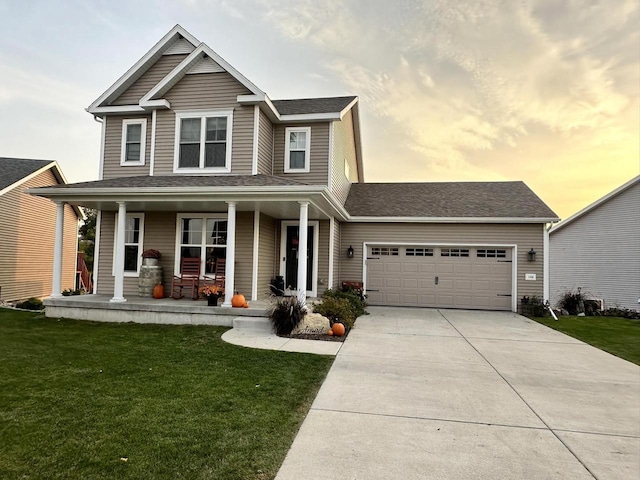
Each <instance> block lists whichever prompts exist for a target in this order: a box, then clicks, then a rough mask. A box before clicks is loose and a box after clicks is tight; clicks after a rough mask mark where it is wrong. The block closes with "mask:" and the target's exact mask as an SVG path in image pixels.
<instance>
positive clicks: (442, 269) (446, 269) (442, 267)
mask: <svg viewBox="0 0 640 480" xmlns="http://www.w3.org/2000/svg"><path fill="white" fill-rule="evenodd" d="M436 273H437V274H438V275H444V274H447V273H453V264H451V263H438V264H436Z"/></svg>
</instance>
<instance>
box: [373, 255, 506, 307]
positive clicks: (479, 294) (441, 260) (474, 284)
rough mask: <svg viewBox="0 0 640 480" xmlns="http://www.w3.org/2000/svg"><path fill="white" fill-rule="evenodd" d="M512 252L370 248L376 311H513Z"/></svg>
mask: <svg viewBox="0 0 640 480" xmlns="http://www.w3.org/2000/svg"><path fill="white" fill-rule="evenodd" d="M511 252H512V249H511V248H504V247H459V246H455V247H450V246H442V247H422V246H395V245H393V246H391V245H389V246H369V247H368V249H367V279H366V280H367V284H366V289H367V294H368V295H369V299H368V302H369V304H370V305H399V306H417V307H435V308H467V309H481V310H511V286H512V278H511V277H512V273H511V267H512V264H511V261H512V258H511Z"/></svg>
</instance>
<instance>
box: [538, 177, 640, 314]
mask: <svg viewBox="0 0 640 480" xmlns="http://www.w3.org/2000/svg"><path fill="white" fill-rule="evenodd" d="M549 259H550V278H549V280H550V282H549V286H550V291H549V293H550V297H551V302H552V303H553V304H554V305H555V304H556V303H557V302H558V300H559V299H560V296H561V295H562V294H563V293H564V292H566V291H576V290H577V289H578V287H580V288H581V289H582V293H584V294H586V295H587V296H589V297H593V298H599V299H604V301H605V308H609V307H620V308H630V309H634V310H638V309H640V304H638V299H639V298H640V183H637V184H635V185H634V186H632V187H630V188H629V189H627V190H625V191H624V192H622V193H620V194H618V195H617V196H615V197H613V198H611V199H609V200H608V201H607V202H605V203H603V204H601V205H599V206H598V207H596V208H595V209H593V210H591V211H590V212H588V213H586V214H585V215H584V216H582V217H580V218H578V219H576V220H574V221H573V222H572V223H570V224H568V225H567V226H566V227H563V228H561V229H560V230H558V231H556V232H552V233H550V235H549Z"/></svg>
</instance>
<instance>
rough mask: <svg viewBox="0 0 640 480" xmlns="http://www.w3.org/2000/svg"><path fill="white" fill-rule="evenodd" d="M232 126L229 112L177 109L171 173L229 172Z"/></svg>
mask: <svg viewBox="0 0 640 480" xmlns="http://www.w3.org/2000/svg"><path fill="white" fill-rule="evenodd" d="M232 125H233V112H232V111H215V112H213V111H212V112H198V111H193V112H176V138H175V142H176V148H175V159H174V173H201V172H207V171H209V172H219V173H230V172H231V130H232Z"/></svg>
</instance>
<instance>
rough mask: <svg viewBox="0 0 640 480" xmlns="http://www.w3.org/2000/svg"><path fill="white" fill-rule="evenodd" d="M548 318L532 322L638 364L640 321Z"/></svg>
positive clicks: (603, 318) (614, 318)
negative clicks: (556, 319)
mask: <svg viewBox="0 0 640 480" xmlns="http://www.w3.org/2000/svg"><path fill="white" fill-rule="evenodd" d="M558 318H559V320H558V321H557V322H556V321H555V320H554V319H553V318H551V317H544V318H534V319H533V320H535V321H537V322H539V323H542V324H544V325H546V326H548V327H551V328H553V329H555V330H558V331H559V332H562V333H566V334H567V335H570V336H572V337H573V338H577V339H578V340H582V341H583V342H585V343H588V344H590V345H593V346H594V347H598V348H599V349H601V350H604V351H605V352H609V353H611V354H613V355H615V356H617V357H620V358H624V359H625V360H629V361H630V362H633V363H635V364H637V365H640V321H639V320H629V319H626V318H620V317H577V316H563V317H558Z"/></svg>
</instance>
